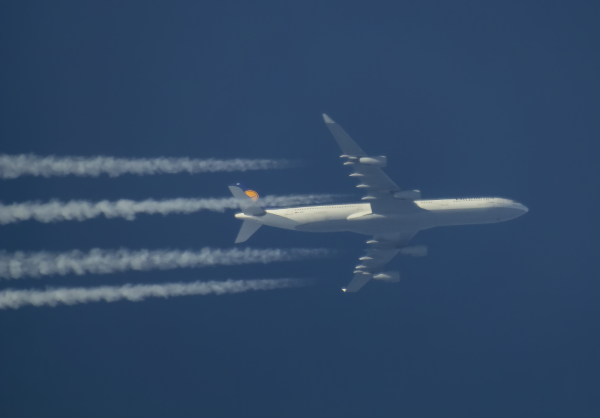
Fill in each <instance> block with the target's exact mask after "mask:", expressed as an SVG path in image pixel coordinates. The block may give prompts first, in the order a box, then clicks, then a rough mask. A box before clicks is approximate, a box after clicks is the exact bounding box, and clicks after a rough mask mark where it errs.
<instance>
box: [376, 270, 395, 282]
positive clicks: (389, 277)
mask: <svg viewBox="0 0 600 418" xmlns="http://www.w3.org/2000/svg"><path fill="white" fill-rule="evenodd" d="M373 279H375V280H382V281H384V282H390V283H397V282H399V281H400V272H399V271H382V272H381V273H377V274H374V275H373Z"/></svg>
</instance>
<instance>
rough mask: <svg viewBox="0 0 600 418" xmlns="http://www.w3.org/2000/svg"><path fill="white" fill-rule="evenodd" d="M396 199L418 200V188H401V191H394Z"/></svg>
mask: <svg viewBox="0 0 600 418" xmlns="http://www.w3.org/2000/svg"><path fill="white" fill-rule="evenodd" d="M394 197H395V198H396V199H403V200H419V199H420V198H421V191H420V190H403V191H401V192H396V193H394Z"/></svg>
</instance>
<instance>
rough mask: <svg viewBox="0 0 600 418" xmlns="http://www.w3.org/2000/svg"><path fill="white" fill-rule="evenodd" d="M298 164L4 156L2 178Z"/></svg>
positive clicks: (1, 158)
mask: <svg viewBox="0 0 600 418" xmlns="http://www.w3.org/2000/svg"><path fill="white" fill-rule="evenodd" d="M294 165H297V163H294V162H290V161H287V160H270V159H256V160H254V159H240V158H237V159H231V160H217V159H214V158H210V159H205V160H201V159H194V158H164V157H162V158H114V157H105V156H98V157H75V156H71V157H55V156H53V155H51V156H45V157H43V156H39V155H34V154H20V155H7V154H0V178H2V179H14V178H17V177H20V176H25V175H30V176H43V177H54V176H61V177H62V176H68V175H75V176H87V177H98V176H100V175H102V174H107V175H108V176H110V177H117V176H121V175H123V174H136V175H138V176H144V175H149V174H174V173H184V172H185V173H190V174H196V173H206V172H215V171H247V170H270V169H279V168H288V167H291V166H294Z"/></svg>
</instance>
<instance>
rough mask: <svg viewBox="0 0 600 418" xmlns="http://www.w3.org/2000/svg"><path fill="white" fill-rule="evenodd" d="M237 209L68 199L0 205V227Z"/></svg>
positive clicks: (321, 197) (200, 202) (276, 201)
mask: <svg viewBox="0 0 600 418" xmlns="http://www.w3.org/2000/svg"><path fill="white" fill-rule="evenodd" d="M337 197H339V195H332V194H312V195H290V196H266V197H265V198H262V197H261V200H260V202H261V204H262V205H266V206H295V205H303V204H311V203H326V202H331V201H333V200H334V199H335V198H337ZM235 208H239V204H238V202H237V200H236V199H235V198H233V197H229V198H207V199H183V198H182V199H170V200H154V199H147V200H142V201H135V200H128V199H122V200H117V201H115V202H110V201H108V200H102V201H100V202H90V201H87V200H71V201H69V202H60V201H51V202H48V203H38V202H23V203H12V204H8V205H3V204H0V224H2V225H6V224H11V223H15V222H20V221H25V220H28V219H34V220H36V221H40V222H58V221H72V220H76V221H84V220H86V219H92V218H96V217H98V216H100V215H103V216H105V217H107V218H125V219H127V220H130V221H131V220H133V219H135V216H136V215H137V214H139V213H146V214H161V215H168V214H170V213H181V214H189V213H193V212H198V211H201V210H210V211H216V212H223V211H224V210H225V209H235Z"/></svg>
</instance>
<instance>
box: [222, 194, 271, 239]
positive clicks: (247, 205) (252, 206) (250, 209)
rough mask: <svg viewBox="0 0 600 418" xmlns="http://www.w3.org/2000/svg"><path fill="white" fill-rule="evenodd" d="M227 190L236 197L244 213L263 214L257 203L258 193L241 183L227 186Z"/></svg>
mask: <svg viewBox="0 0 600 418" xmlns="http://www.w3.org/2000/svg"><path fill="white" fill-rule="evenodd" d="M229 190H230V191H231V194H232V195H233V197H235V198H236V199H237V201H238V202H239V204H240V207H241V208H242V210H243V211H244V213H245V214H247V215H254V216H260V215H264V214H265V211H264V210H263V208H261V207H260V204H259V203H258V198H259V196H258V193H256V192H255V191H254V190H252V189H250V188H248V187H246V186H244V185H243V184H241V183H235V184H232V185H231V186H229ZM257 229H258V228H257ZM249 236H250V235H248V237H249Z"/></svg>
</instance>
